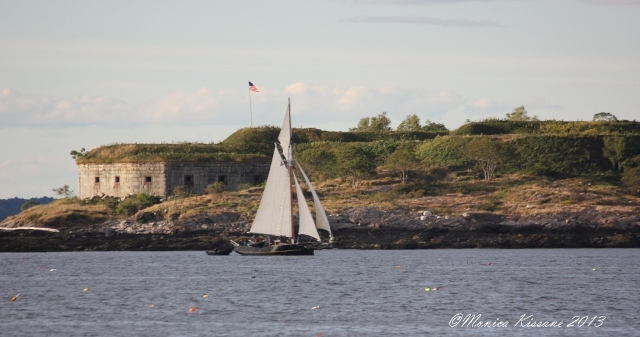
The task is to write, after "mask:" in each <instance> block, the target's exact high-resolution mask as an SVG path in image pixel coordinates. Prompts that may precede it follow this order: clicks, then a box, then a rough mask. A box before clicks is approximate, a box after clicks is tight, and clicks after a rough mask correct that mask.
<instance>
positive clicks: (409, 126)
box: [396, 115, 422, 132]
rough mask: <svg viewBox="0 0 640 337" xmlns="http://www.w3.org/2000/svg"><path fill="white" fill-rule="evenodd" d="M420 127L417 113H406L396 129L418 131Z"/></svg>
mask: <svg viewBox="0 0 640 337" xmlns="http://www.w3.org/2000/svg"><path fill="white" fill-rule="evenodd" d="M420 130H422V128H421V127H420V118H419V117H418V116H417V115H407V118H405V119H404V120H403V121H402V122H400V124H399V125H398V128H397V129H396V131H401V132H412V131H420Z"/></svg>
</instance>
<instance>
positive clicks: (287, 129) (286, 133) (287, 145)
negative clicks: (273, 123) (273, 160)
mask: <svg viewBox="0 0 640 337" xmlns="http://www.w3.org/2000/svg"><path fill="white" fill-rule="evenodd" d="M278 141H279V142H280V146H281V147H282V155H284V159H285V160H286V161H287V162H288V163H291V104H289V105H287V113H286V114H285V116H284V122H283V123H282V129H281V130H280V134H279V135H278Z"/></svg>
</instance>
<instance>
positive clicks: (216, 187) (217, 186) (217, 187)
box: [207, 181, 227, 194]
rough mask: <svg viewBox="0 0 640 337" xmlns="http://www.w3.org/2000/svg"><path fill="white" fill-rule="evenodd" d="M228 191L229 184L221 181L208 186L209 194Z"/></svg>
mask: <svg viewBox="0 0 640 337" xmlns="http://www.w3.org/2000/svg"><path fill="white" fill-rule="evenodd" d="M226 191H227V185H225V184H224V183H223V182H221V181H219V182H216V183H213V184H210V185H208V186H207V193H209V194H222V193H223V192H226Z"/></svg>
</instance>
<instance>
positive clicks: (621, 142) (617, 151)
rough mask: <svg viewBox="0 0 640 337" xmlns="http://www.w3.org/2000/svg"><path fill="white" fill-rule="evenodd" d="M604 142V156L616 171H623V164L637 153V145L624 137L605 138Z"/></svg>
mask: <svg viewBox="0 0 640 337" xmlns="http://www.w3.org/2000/svg"><path fill="white" fill-rule="evenodd" d="M603 140H604V148H603V149H602V154H603V155H604V157H605V158H607V159H609V161H611V164H612V165H613V167H614V168H615V169H617V170H618V171H622V163H623V162H624V161H625V159H627V158H630V157H631V156H632V155H633V153H635V151H636V148H635V146H634V145H635V144H634V143H633V142H630V141H628V138H627V137H623V136H611V137H604V139H603Z"/></svg>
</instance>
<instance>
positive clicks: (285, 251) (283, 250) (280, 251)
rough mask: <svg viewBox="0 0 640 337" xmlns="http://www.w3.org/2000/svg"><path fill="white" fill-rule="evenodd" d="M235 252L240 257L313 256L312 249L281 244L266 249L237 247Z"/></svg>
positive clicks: (265, 247)
mask: <svg viewBox="0 0 640 337" xmlns="http://www.w3.org/2000/svg"><path fill="white" fill-rule="evenodd" d="M234 250H235V252H236V253H238V254H240V255H261V256H269V255H313V249H312V248H308V247H305V246H301V245H291V244H280V245H271V246H264V247H252V246H236V247H235V248H234Z"/></svg>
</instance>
